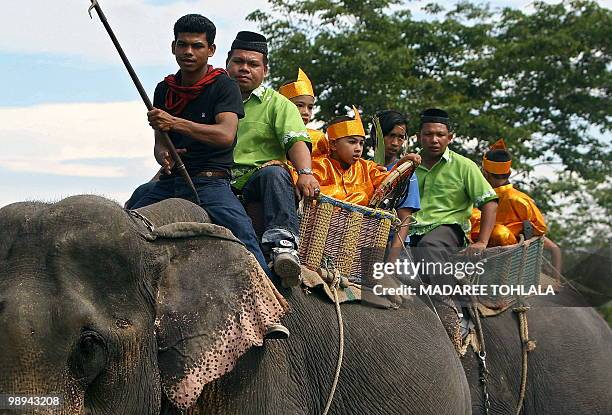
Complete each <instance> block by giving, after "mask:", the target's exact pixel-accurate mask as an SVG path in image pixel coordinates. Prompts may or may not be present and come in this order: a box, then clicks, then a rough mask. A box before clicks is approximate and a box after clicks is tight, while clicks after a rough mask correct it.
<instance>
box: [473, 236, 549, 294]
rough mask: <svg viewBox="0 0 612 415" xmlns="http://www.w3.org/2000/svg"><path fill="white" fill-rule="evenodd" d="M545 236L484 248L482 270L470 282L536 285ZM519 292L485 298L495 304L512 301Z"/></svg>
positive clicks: (499, 284)
mask: <svg viewBox="0 0 612 415" xmlns="http://www.w3.org/2000/svg"><path fill="white" fill-rule="evenodd" d="M543 248H544V238H543V237H541V236H540V237H534V238H531V239H528V240H524V239H523V237H522V235H521V240H520V241H519V243H517V244H515V245H508V246H499V247H494V248H487V249H486V250H485V252H484V255H483V258H485V259H486V261H485V262H484V273H483V274H482V275H480V276H479V277H478V278H476V280H475V281H473V283H476V284H482V285H498V286H501V285H509V286H524V287H526V289H527V290H528V287H529V286H537V285H538V284H539V283H540V271H541V270H542V250H543ZM520 297H521V296H520V295H507V296H504V295H489V296H488V298H487V301H488V302H490V303H493V304H496V305H497V306H501V305H503V304H507V303H511V302H513V301H514V300H517V299H519V298H520Z"/></svg>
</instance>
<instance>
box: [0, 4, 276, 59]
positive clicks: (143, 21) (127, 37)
mask: <svg viewBox="0 0 612 415" xmlns="http://www.w3.org/2000/svg"><path fill="white" fill-rule="evenodd" d="M211 4H212V3H211V2H209V1H204V0H197V1H185V0H183V1H176V2H172V3H169V4H155V5H153V4H150V3H149V2H147V1H144V0H105V1H104V2H102V3H101V6H102V10H103V11H104V13H105V15H106V17H107V19H108V21H109V23H110V25H111V27H112V28H113V31H114V32H115V34H116V35H117V38H118V39H119V41H120V43H121V45H122V47H123V48H124V50H125V52H126V54H127V55H128V57H129V58H130V60H131V61H132V64H133V65H136V64H138V65H157V64H164V63H167V62H168V59H169V55H170V42H171V41H172V38H173V34H172V27H173V25H174V22H175V21H176V19H178V18H179V17H180V16H182V15H184V14H188V13H202V14H204V15H206V16H207V17H209V18H210V19H211V20H212V21H213V22H214V23H215V25H216V26H217V29H218V32H217V40H216V42H215V43H216V44H217V46H218V50H219V54H218V55H217V56H216V57H215V58H214V59H213V63H215V64H222V63H224V59H223V57H222V56H221V55H223V54H225V52H226V51H227V50H228V49H229V46H230V45H231V42H232V40H233V37H234V36H235V35H236V33H237V32H238V31H239V30H244V29H256V27H255V25H254V24H253V23H251V22H247V21H245V17H246V16H247V15H248V14H249V13H250V12H251V11H253V10H255V9H257V8H264V9H265V8H267V7H268V6H267V3H266V2H265V0H249V1H248V2H245V1H240V0H226V1H221V2H216V3H214V7H211ZM245 4H248V6H245ZM88 5H89V2H86V1H78V2H77V1H48V0H30V1H27V2H25V3H21V2H8V3H7V4H5V5H3V7H2V25H0V51H3V52H9V53H21V54H27V53H32V54H36V53H47V54H58V55H71V56H75V57H78V58H85V59H87V60H91V61H93V62H98V63H118V62H119V57H118V56H117V53H116V51H115V50H114V47H113V45H112V43H111V41H110V39H109V38H108V35H107V34H106V32H105V30H104V28H103V26H102V23H101V22H100V19H99V18H98V16H97V15H96V13H95V11H94V12H92V14H93V16H94V19H93V21H92V20H90V18H89V16H88V15H87V7H88ZM24 28H30V29H28V30H24Z"/></svg>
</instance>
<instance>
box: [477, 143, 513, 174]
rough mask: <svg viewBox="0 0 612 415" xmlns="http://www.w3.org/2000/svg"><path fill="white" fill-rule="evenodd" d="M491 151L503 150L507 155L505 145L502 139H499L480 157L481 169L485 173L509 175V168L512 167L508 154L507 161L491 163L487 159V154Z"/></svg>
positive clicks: (491, 161)
mask: <svg viewBox="0 0 612 415" xmlns="http://www.w3.org/2000/svg"><path fill="white" fill-rule="evenodd" d="M492 150H504V151H506V153H507V148H506V143H505V142H504V139H503V138H500V139H499V140H497V141H496V142H495V143H493V144H492V145H491V147H489V151H487V153H485V155H484V156H483V157H482V168H483V169H484V170H485V171H488V172H489V173H493V174H508V173H510V168H511V167H512V159H511V158H510V154H508V158H509V160H507V161H493V160H489V159H488V158H487V154H488V153H489V152H490V151H492Z"/></svg>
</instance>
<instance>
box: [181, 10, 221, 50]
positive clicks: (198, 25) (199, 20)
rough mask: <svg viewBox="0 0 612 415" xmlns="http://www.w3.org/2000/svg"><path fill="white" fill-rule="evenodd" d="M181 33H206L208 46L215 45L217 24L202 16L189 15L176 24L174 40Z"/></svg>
mask: <svg viewBox="0 0 612 415" xmlns="http://www.w3.org/2000/svg"><path fill="white" fill-rule="evenodd" d="M179 33H204V34H205V35H206V41H207V42H208V45H212V44H213V43H215V36H216V35H217V28H216V27H215V24H214V23H213V22H211V21H210V20H209V19H208V18H206V17H204V16H202V15H201V14H187V15H185V16H183V17H181V18H180V19H178V20H177V21H176V23H175V24H174V40H176V38H177V37H178V34H179Z"/></svg>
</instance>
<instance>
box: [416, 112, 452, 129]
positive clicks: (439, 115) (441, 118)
mask: <svg viewBox="0 0 612 415" xmlns="http://www.w3.org/2000/svg"><path fill="white" fill-rule="evenodd" d="M428 122H432V123H440V124H444V125H446V127H447V128H448V129H449V130H450V128H451V127H450V118H449V117H448V113H447V112H446V111H444V110H441V109H439V108H429V109H426V110H425V111H423V112H422V113H421V126H423V124H425V123H428Z"/></svg>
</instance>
